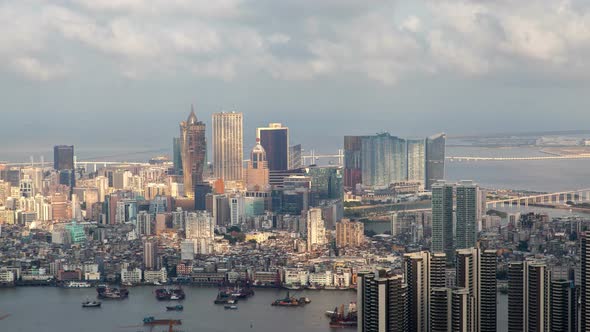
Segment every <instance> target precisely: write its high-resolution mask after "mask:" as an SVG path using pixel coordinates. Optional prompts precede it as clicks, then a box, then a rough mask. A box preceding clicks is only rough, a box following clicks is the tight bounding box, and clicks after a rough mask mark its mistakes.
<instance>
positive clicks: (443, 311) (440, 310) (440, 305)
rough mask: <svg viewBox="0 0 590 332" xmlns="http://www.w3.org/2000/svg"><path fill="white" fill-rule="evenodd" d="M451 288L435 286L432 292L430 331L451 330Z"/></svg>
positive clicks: (441, 331) (443, 331) (445, 331)
mask: <svg viewBox="0 0 590 332" xmlns="http://www.w3.org/2000/svg"><path fill="white" fill-rule="evenodd" d="M451 301H452V297H451V289H450V288H447V287H433V288H432V290H431V292H430V332H451V323H452V307H451V304H452V302H451Z"/></svg>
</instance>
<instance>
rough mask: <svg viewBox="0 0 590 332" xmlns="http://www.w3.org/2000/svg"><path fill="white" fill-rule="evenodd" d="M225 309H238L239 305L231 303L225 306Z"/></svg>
mask: <svg viewBox="0 0 590 332" xmlns="http://www.w3.org/2000/svg"><path fill="white" fill-rule="evenodd" d="M223 308H224V309H226V310H237V309H238V306H237V305H230V304H226V305H224V306H223Z"/></svg>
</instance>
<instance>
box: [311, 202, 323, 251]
mask: <svg viewBox="0 0 590 332" xmlns="http://www.w3.org/2000/svg"><path fill="white" fill-rule="evenodd" d="M306 217H307V219H306V220H307V250H313V248H314V247H315V246H318V245H323V244H326V242H327V239H326V227H325V225H324V219H322V210H321V209H318V208H313V209H309V210H307V214H306Z"/></svg>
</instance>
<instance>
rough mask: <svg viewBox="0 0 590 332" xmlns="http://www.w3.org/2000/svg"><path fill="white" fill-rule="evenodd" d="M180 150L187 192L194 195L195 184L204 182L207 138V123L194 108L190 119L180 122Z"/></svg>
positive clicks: (190, 195) (189, 195) (188, 194)
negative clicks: (200, 119) (198, 115)
mask: <svg viewBox="0 0 590 332" xmlns="http://www.w3.org/2000/svg"><path fill="white" fill-rule="evenodd" d="M180 152H181V159H182V173H183V176H184V190H185V194H186V195H187V196H188V197H194V186H195V185H196V184H198V183H201V182H203V167H204V165H205V154H206V153H207V140H206V138H205V124H204V123H203V122H201V121H198V120H197V116H196V115H195V112H194V110H192V109H191V113H190V115H189V117H188V119H187V120H186V121H183V122H181V123H180Z"/></svg>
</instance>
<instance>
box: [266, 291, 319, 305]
mask: <svg viewBox="0 0 590 332" xmlns="http://www.w3.org/2000/svg"><path fill="white" fill-rule="evenodd" d="M310 302H311V300H310V299H308V298H307V297H301V298H299V299H297V298H295V297H293V296H290V295H289V292H287V296H286V297H285V298H283V299H278V300H275V301H274V302H273V303H271V305H273V306H278V307H298V306H302V305H305V304H307V303H310Z"/></svg>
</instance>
